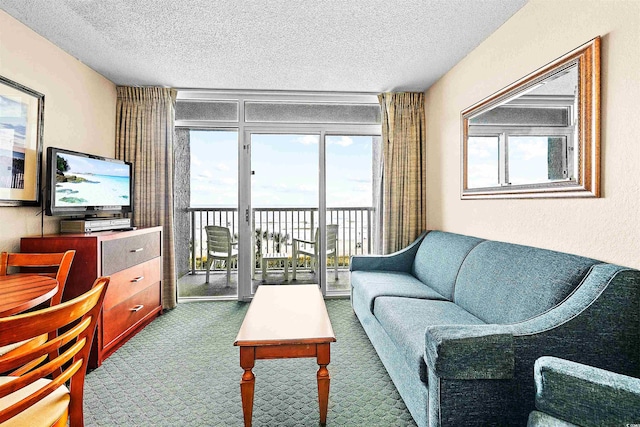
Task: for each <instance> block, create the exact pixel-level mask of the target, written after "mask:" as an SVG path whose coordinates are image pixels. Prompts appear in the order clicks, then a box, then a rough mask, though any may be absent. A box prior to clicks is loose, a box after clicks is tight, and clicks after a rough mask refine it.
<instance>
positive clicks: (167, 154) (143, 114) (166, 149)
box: [116, 87, 177, 309]
mask: <svg viewBox="0 0 640 427" xmlns="http://www.w3.org/2000/svg"><path fill="white" fill-rule="evenodd" d="M117 91H118V92H117V93H118V99H117V103H116V156H117V157H118V158H119V159H121V160H125V161H128V162H132V163H133V167H134V192H133V197H134V200H133V203H134V206H133V221H134V225H136V226H137V227H152V226H157V225H161V226H163V236H164V237H163V258H164V259H163V262H164V277H163V282H162V287H163V289H162V307H163V308H164V309H170V308H173V307H175V306H176V274H175V249H174V246H173V239H174V231H173V137H174V119H175V106H176V94H177V91H176V90H174V89H167V88H155V87H118V88H117Z"/></svg>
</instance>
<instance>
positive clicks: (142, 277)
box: [131, 276, 144, 283]
mask: <svg viewBox="0 0 640 427" xmlns="http://www.w3.org/2000/svg"><path fill="white" fill-rule="evenodd" d="M142 280H144V276H138V277H136V278H135V279H131V283H137V282H141V281H142Z"/></svg>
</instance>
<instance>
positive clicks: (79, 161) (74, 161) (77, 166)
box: [58, 152, 129, 176]
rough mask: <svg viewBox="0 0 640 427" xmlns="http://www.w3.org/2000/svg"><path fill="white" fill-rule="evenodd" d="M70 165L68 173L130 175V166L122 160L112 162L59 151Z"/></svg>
mask: <svg viewBox="0 0 640 427" xmlns="http://www.w3.org/2000/svg"><path fill="white" fill-rule="evenodd" d="M58 156H60V157H63V158H64V159H65V160H66V161H67V164H68V165H69V171H67V173H80V174H82V173H92V174H95V175H109V176H129V166H127V165H125V164H123V163H120V162H110V161H104V160H98V159H92V158H89V157H85V156H74V155H72V154H67V153H60V152H59V153H58Z"/></svg>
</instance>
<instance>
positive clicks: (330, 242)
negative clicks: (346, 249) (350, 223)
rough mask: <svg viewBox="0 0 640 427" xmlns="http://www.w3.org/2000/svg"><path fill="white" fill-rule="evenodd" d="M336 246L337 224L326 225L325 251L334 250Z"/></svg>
mask: <svg viewBox="0 0 640 427" xmlns="http://www.w3.org/2000/svg"><path fill="white" fill-rule="evenodd" d="M337 248H338V225H337V224H329V225H327V252H334V251H336V249H337Z"/></svg>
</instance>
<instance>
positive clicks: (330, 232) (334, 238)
mask: <svg viewBox="0 0 640 427" xmlns="http://www.w3.org/2000/svg"><path fill="white" fill-rule="evenodd" d="M313 240H314V242H315V243H314V249H315V253H316V254H318V252H320V227H318V228H316V235H315V238H314V239H313ZM337 248H338V224H329V225H327V252H335V251H336V250H337Z"/></svg>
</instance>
